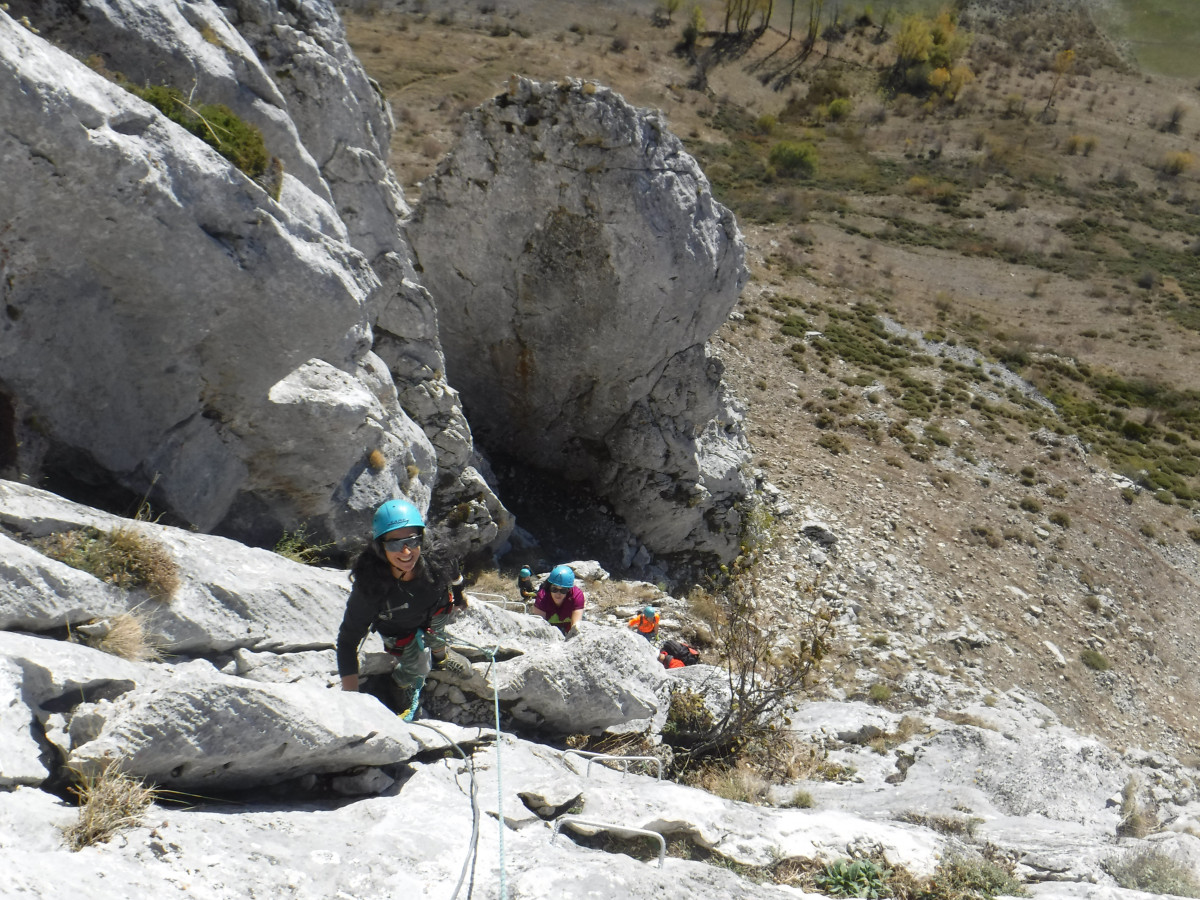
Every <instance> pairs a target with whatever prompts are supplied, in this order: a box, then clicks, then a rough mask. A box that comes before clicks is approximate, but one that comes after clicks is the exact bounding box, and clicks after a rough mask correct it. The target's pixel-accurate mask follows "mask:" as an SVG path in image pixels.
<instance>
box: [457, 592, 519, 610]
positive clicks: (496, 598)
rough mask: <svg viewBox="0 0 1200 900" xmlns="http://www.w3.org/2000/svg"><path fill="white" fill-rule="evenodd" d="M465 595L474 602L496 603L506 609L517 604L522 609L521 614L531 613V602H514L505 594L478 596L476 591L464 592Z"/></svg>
mask: <svg viewBox="0 0 1200 900" xmlns="http://www.w3.org/2000/svg"><path fill="white" fill-rule="evenodd" d="M463 593H465V594H466V595H467V596H468V597H470V598H471V599H472V600H482V601H483V602H484V603H495V604H497V605H500V606H503V607H504V608H505V609H508V604H510V603H515V604H516V605H517V606H519V607H521V612H523V613H528V612H529V601H527V600H514V599H513V598H512V597H505V596H504V595H503V594H477V593H476V592H475V591H464V592H463Z"/></svg>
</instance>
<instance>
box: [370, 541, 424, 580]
mask: <svg viewBox="0 0 1200 900" xmlns="http://www.w3.org/2000/svg"><path fill="white" fill-rule="evenodd" d="M380 543H382V544H383V553H384V556H385V557H386V558H387V561H388V564H389V565H391V567H392V574H393V575H395V576H396V577H397V578H400V579H402V580H404V581H409V580H411V579H412V577H413V570H414V569H415V568H416V566H417V560H418V559H420V558H421V529H420V528H397V529H396V530H395V531H389V532H388V533H387V534H385V535H384V536H383V537H382V538H380Z"/></svg>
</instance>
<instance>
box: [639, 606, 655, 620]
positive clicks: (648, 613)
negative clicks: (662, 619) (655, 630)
mask: <svg viewBox="0 0 1200 900" xmlns="http://www.w3.org/2000/svg"><path fill="white" fill-rule="evenodd" d="M642 615H643V616H645V617H646V618H647V619H653V618H654V617H655V616H656V615H658V610H656V609H655V608H654V607H653V606H647V607H646V608H645V609H643V610H642Z"/></svg>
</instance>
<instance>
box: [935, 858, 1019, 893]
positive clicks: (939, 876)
mask: <svg viewBox="0 0 1200 900" xmlns="http://www.w3.org/2000/svg"><path fill="white" fill-rule="evenodd" d="M1026 895H1027V891H1026V890H1025V888H1024V886H1023V885H1022V884H1021V882H1019V881H1018V880H1017V879H1016V878H1015V877H1014V875H1013V872H1012V870H1011V869H1010V868H1005V867H1004V866H1002V865H1000V864H999V863H996V862H992V861H991V860H988V859H968V858H966V857H963V856H950V857H948V858H945V859H943V860H942V861H941V862H940V863H938V867H937V870H936V871H935V872H934V873H933V877H932V878H930V879H929V882H928V884H927V885H926V887H925V890H923V891H922V892H921V897H922V900H965V898H978V897H982V898H985V900H992V898H993V897H999V896H1004V897H1024V896H1026Z"/></svg>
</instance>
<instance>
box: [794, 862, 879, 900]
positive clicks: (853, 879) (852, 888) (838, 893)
mask: <svg viewBox="0 0 1200 900" xmlns="http://www.w3.org/2000/svg"><path fill="white" fill-rule="evenodd" d="M890 874H891V872H890V871H889V870H888V869H884V868H882V867H881V866H880V865H879V863H877V862H875V861H874V860H870V859H854V860H850V859H838V860H834V861H833V862H831V863H830V864H829V865H827V866H826V867H825V869H824V871H822V872H821V873H820V874H818V875H817V876H816V877H815V878H814V879H813V880H814V881H815V882H816V884H817V887H819V888H820V889H821V890H822V891H824V892H825V893H826V894H828V895H829V896H830V897H862V898H866V900H877V898H880V897H889V896H891V890H890V889H889V888H888V884H887V879H888V876H889V875H890Z"/></svg>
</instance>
